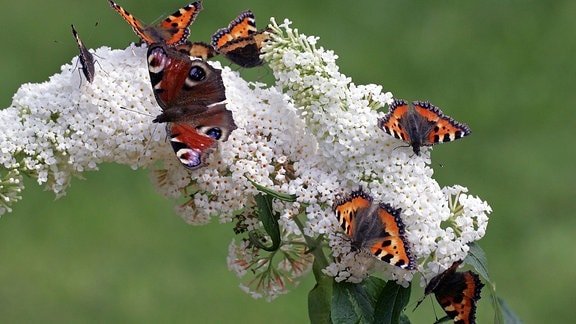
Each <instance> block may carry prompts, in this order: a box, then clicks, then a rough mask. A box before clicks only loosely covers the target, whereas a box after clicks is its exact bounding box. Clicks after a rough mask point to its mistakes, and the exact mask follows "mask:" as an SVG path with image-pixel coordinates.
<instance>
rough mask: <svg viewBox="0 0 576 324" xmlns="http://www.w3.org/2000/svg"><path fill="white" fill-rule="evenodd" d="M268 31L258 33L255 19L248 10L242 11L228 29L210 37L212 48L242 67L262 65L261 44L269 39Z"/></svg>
mask: <svg viewBox="0 0 576 324" xmlns="http://www.w3.org/2000/svg"><path fill="white" fill-rule="evenodd" d="M266 32H269V30H268V29H265V30H261V31H258V30H257V29H256V19H255V18H254V14H253V13H252V11H250V10H246V11H243V12H242V13H240V15H239V16H238V17H236V19H234V20H233V21H232V22H231V23H230V24H229V25H228V28H221V29H219V30H217V31H216V33H214V35H212V46H213V47H214V48H215V49H216V51H217V52H218V53H220V54H222V55H224V57H226V58H227V59H228V60H230V61H232V62H233V63H236V64H238V65H240V66H242V67H245V68H250V67H255V66H259V65H262V63H264V61H263V60H262V59H261V58H260V49H261V48H262V42H264V41H266V40H268V39H269V36H268V34H266Z"/></svg>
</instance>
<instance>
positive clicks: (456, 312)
mask: <svg viewBox="0 0 576 324" xmlns="http://www.w3.org/2000/svg"><path fill="white" fill-rule="evenodd" d="M461 264H462V260H460V261H456V262H454V264H452V266H451V267H450V268H448V269H447V270H446V271H444V272H442V273H441V274H439V275H437V276H436V277H434V278H432V280H430V283H428V285H427V286H426V288H425V289H424V297H426V296H427V295H429V294H431V293H434V295H435V296H436V300H437V301H438V303H439V304H440V306H442V308H443V309H444V311H445V312H446V314H447V315H448V317H450V318H451V319H453V320H454V323H458V324H474V323H476V303H477V302H478V300H479V299H480V292H481V290H482V287H484V284H483V283H482V281H480V277H479V276H478V275H477V274H475V273H474V272H472V271H466V272H457V271H456V269H458V267H459V266H460V265H461ZM421 302H422V300H420V301H419V302H418V304H417V305H416V307H418V305H420V303H421Z"/></svg>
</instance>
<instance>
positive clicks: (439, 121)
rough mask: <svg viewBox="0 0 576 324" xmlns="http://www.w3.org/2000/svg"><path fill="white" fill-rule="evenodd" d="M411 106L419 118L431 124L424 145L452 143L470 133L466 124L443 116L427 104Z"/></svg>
mask: <svg viewBox="0 0 576 324" xmlns="http://www.w3.org/2000/svg"><path fill="white" fill-rule="evenodd" d="M412 105H413V106H414V110H415V112H416V113H417V114H418V115H419V116H421V117H422V118H424V119H426V120H427V121H428V122H430V123H433V128H432V129H431V130H430V131H429V132H428V134H427V138H426V141H425V143H424V145H432V144H437V143H446V142H452V141H454V140H457V139H459V138H462V137H464V136H467V135H470V133H472V131H471V130H470V128H469V127H468V126H467V125H466V124H463V123H460V122H457V121H455V120H454V119H452V118H450V117H449V116H446V115H444V114H443V113H442V111H441V110H440V109H439V108H438V107H436V106H434V105H432V104H431V103H429V102H423V101H414V102H413V103H412Z"/></svg>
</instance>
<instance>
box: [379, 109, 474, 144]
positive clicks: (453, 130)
mask: <svg viewBox="0 0 576 324" xmlns="http://www.w3.org/2000/svg"><path fill="white" fill-rule="evenodd" d="M378 127H379V128H380V129H382V130H383V131H384V132H386V133H387V134H389V135H391V136H394V137H395V138H398V139H401V140H403V141H404V142H406V143H408V145H410V146H411V147H412V150H413V152H414V153H415V154H416V155H420V148H421V147H423V146H432V145H434V144H438V143H445V142H451V141H454V140H457V139H459V138H462V137H464V136H467V135H470V133H471V130H470V128H469V127H468V126H467V125H465V124H463V123H460V122H457V121H455V120H454V119H452V118H450V117H449V116H446V115H444V114H443V113H442V111H441V110H440V109H439V108H438V107H436V106H434V105H432V104H431V103H429V102H424V101H414V102H413V103H412V106H409V105H408V103H407V102H406V101H405V100H402V99H400V100H398V99H396V100H394V102H393V103H392V104H391V105H390V110H389V111H388V114H386V116H385V117H383V118H379V119H378Z"/></svg>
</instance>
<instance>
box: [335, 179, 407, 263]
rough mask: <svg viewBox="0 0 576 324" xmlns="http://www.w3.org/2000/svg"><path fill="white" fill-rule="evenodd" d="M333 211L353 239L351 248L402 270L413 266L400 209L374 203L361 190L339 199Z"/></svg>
mask: <svg viewBox="0 0 576 324" xmlns="http://www.w3.org/2000/svg"><path fill="white" fill-rule="evenodd" d="M333 209H334V211H335V213H336V216H337V217H338V222H339V223H340V226H341V227H342V229H343V230H344V232H345V233H346V234H347V235H348V236H349V237H350V238H351V239H352V243H351V245H352V248H353V249H355V250H361V249H365V250H367V251H369V252H370V253H371V254H372V255H373V256H375V257H376V258H378V259H380V260H382V261H384V262H386V263H389V264H391V265H394V266H397V267H400V268H403V269H408V270H410V269H414V268H415V267H416V261H415V260H414V258H413V257H412V255H411V253H410V250H409V244H408V241H407V240H406V238H405V229H404V224H403V222H402V219H401V218H400V212H401V209H395V208H393V207H392V206H390V205H388V204H385V203H380V204H376V203H373V202H372V198H371V197H370V196H369V195H368V194H367V193H365V192H363V191H362V189H359V190H357V191H353V192H352V193H351V194H350V195H348V196H346V197H345V198H343V199H340V200H338V201H337V202H336V203H335V204H334V207H333Z"/></svg>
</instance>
